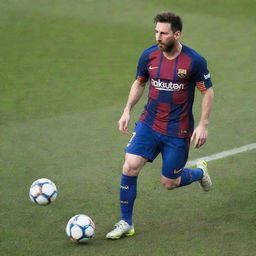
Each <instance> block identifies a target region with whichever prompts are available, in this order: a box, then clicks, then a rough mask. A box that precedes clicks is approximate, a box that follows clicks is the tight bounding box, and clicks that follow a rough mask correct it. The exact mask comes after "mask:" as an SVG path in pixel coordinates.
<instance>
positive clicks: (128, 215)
mask: <svg viewBox="0 0 256 256" xmlns="http://www.w3.org/2000/svg"><path fill="white" fill-rule="evenodd" d="M137 178H138V177H137V176H127V175H124V174H122V175H121V185H120V208H121V219H122V220H124V221H126V222H127V223H128V224H129V225H132V211H133V205H134V201H135V198H136V195H137Z"/></svg>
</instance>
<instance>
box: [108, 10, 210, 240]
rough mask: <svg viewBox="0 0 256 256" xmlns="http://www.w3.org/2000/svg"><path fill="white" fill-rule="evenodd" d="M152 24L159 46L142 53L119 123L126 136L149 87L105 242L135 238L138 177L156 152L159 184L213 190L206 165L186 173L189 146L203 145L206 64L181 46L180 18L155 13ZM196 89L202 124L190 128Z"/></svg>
mask: <svg viewBox="0 0 256 256" xmlns="http://www.w3.org/2000/svg"><path fill="white" fill-rule="evenodd" d="M154 21H155V24H156V26H155V38H156V42H157V44H156V45H154V46H152V47H150V48H148V49H146V50H145V51H144V52H143V53H142V55H141V57H140V59H139V63H138V68H137V74H136V80H135V81H134V83H133V84H132V86H131V90H130V93H129V97H128V101H127V104H126V107H125V108H124V111H123V114H122V116H121V118H120V120H119V130H120V131H121V132H122V133H124V134H129V131H128V124H129V121H130V112H131V109H132V107H133V106H134V105H135V104H136V103H137V102H138V101H139V99H140V98H141V96H142V94H143V92H144V89H145V86H146V83H147V82H148V84H149V94H148V102H147V104H146V106H145V109H144V112H143V113H142V115H141V117H140V119H139V121H138V122H137V123H136V125H135V129H134V132H133V136H132V138H131V140H130V141H129V143H128V145H127V146H126V149H125V152H126V154H125V162H124V165H123V172H122V175H121V185H120V209H121V220H120V221H119V222H118V223H116V224H115V226H114V229H113V230H112V231H111V232H109V233H108V234H107V235H106V237H107V238H109V239H119V238H120V237H122V236H123V235H125V236H132V235H134V234H135V230H134V225H133V220H132V214H133V205H134V201H135V198H136V191H137V177H138V174H139V172H140V170H141V169H142V167H143V166H144V165H145V164H146V163H147V162H152V161H153V160H154V159H155V158H156V157H157V156H158V154H159V153H161V155H162V160H163V162H162V174H161V182H162V184H163V186H164V187H165V188H166V189H169V190H171V189H175V188H179V187H182V186H187V185H189V184H191V183H192V182H195V181H198V182H199V184H200V186H201V188H202V189H203V190H204V191H206V192H207V191H209V190H210V187H211V185H212V182H211V179H210V176H209V174H208V170H207V163H206V162H205V161H203V160H200V161H199V162H198V163H197V168H196V169H189V168H184V167H185V164H186V162H187V158H188V152H189V145H190V141H194V147H195V148H199V147H201V146H202V145H203V144H204V143H205V142H206V140H207V135H208V131H207V130H208V120H209V115H210V112H211V108H212V101H213V89H212V83H211V79H210V74H209V71H208V69H207V64H206V61H205V59H204V58H203V57H202V56H201V55H199V54H198V53H197V52H196V51H195V50H193V49H191V48H189V47H188V46H185V45H183V44H181V43H180V37H181V31H182V20H181V18H180V17H179V16H177V15H176V14H174V13H172V12H164V13H159V14H157V15H156V16H155V18H154ZM195 87H197V89H198V90H200V92H201V94H202V103H201V116H200V120H199V123H198V125H197V127H196V128H195V129H194V120H193V114H192V105H193V101H194V92H195Z"/></svg>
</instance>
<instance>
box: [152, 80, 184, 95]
mask: <svg viewBox="0 0 256 256" xmlns="http://www.w3.org/2000/svg"><path fill="white" fill-rule="evenodd" d="M151 84H152V85H153V86H154V87H155V88H156V89H157V90H163V91H171V92H173V91H180V90H183V89H184V84H177V83H173V82H171V81H170V82H169V81H168V80H167V81H162V80H161V79H157V80H155V79H153V78H152V79H151Z"/></svg>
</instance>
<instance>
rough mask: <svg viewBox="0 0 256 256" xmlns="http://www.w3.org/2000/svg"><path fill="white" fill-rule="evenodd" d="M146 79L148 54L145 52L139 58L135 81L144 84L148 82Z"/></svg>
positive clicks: (147, 76) (147, 74)
mask: <svg viewBox="0 0 256 256" xmlns="http://www.w3.org/2000/svg"><path fill="white" fill-rule="evenodd" d="M148 78H149V73H148V53H147V51H144V52H143V53H142V55H141V56H140V58H139V62H138V66H137V74H136V79H137V80H139V81H140V82H142V83H146V82H147V81H148Z"/></svg>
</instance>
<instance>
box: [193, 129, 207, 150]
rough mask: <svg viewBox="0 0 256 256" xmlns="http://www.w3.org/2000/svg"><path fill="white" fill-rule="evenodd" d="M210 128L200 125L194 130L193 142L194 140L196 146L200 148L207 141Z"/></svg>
mask: <svg viewBox="0 0 256 256" xmlns="http://www.w3.org/2000/svg"><path fill="white" fill-rule="evenodd" d="M207 137H208V130H207V127H205V126H204V125H198V126H197V127H196V129H195V130H194V132H193V134H192V137H191V142H192V141H194V148H200V147H201V146H202V145H204V143H205V142H206V141H207Z"/></svg>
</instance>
